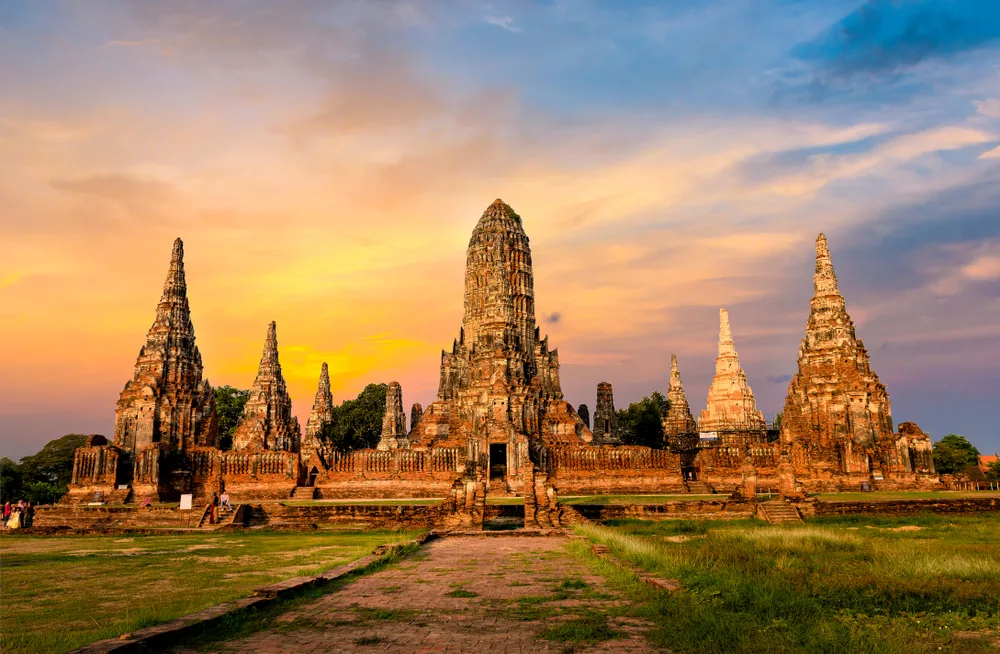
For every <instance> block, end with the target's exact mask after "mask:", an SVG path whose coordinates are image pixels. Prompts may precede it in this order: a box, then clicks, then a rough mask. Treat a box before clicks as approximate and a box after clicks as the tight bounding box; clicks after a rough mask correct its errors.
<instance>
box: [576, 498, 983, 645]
mask: <svg viewBox="0 0 1000 654" xmlns="http://www.w3.org/2000/svg"><path fill="white" fill-rule="evenodd" d="M577 532H578V533H579V534H581V535H583V536H586V537H587V538H588V539H589V540H590V541H593V542H600V543H604V544H607V545H608V546H610V548H611V551H612V553H613V554H614V555H615V556H617V557H619V558H620V559H621V560H624V561H626V562H628V563H629V564H631V565H634V566H636V567H637V568H640V569H644V570H647V571H649V572H653V573H656V574H657V575H659V576H662V577H665V578H674V579H679V580H680V581H681V582H682V583H683V585H684V588H685V590H684V591H682V592H679V593H673V594H665V593H656V592H654V591H652V590H651V589H650V588H649V587H647V586H645V585H643V584H639V583H638V582H637V581H636V577H635V575H634V574H633V573H631V572H628V571H626V570H623V569H622V568H619V567H616V566H614V565H612V564H610V563H608V562H606V561H602V560H598V559H597V558H596V557H594V556H593V555H592V554H591V553H590V550H589V546H588V545H587V544H586V543H585V542H584V543H574V544H573V545H572V548H573V549H574V551H575V552H576V553H577V554H578V555H579V556H581V557H583V558H584V559H585V560H588V561H589V562H590V564H591V565H592V566H594V567H595V568H597V569H598V570H599V571H600V572H602V573H604V574H606V575H607V576H609V577H610V578H611V579H612V581H613V582H615V583H616V584H617V585H620V586H621V587H622V588H624V589H625V590H626V592H628V593H629V595H630V596H631V598H632V599H633V601H635V602H637V603H638V606H639V608H638V609H632V610H631V611H632V613H631V615H634V616H635V617H641V618H646V619H648V620H650V621H652V622H653V623H654V624H655V627H654V629H653V630H652V632H651V633H650V638H651V640H652V642H653V644H655V645H658V646H662V647H669V648H670V649H671V650H672V651H688V652H899V653H904V652H905V653H907V654H912V653H914V652H932V651H933V652H937V651H951V652H963V653H965V652H996V651H997V648H998V647H1000V515H998V514H981V515H976V516H934V515H922V516H914V517H904V518H874V517H864V516H847V517H837V518H820V519H814V520H810V521H809V522H808V523H807V524H806V525H799V526H784V527H773V526H769V525H766V524H765V523H761V522H756V521H732V522H711V521H663V522H648V521H639V520H620V521H613V522H611V523H609V524H608V525H607V526H583V527H578V528H577Z"/></svg>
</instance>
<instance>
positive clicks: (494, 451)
mask: <svg viewBox="0 0 1000 654" xmlns="http://www.w3.org/2000/svg"><path fill="white" fill-rule="evenodd" d="M506 477H507V444H506V443H491V444H490V479H491V480H493V479H506Z"/></svg>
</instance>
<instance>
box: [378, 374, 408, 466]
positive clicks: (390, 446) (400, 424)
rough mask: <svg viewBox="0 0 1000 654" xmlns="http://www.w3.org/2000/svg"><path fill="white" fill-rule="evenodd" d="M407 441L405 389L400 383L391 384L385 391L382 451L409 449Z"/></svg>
mask: <svg viewBox="0 0 1000 654" xmlns="http://www.w3.org/2000/svg"><path fill="white" fill-rule="evenodd" d="M409 447H410V442H409V441H408V440H407V439H406V414H405V413H404V412H403V387H402V386H400V385H399V382H389V385H388V386H387V387H386V389H385V414H384V415H383V416H382V436H381V438H380V439H379V441H378V448H377V449H380V450H395V449H409Z"/></svg>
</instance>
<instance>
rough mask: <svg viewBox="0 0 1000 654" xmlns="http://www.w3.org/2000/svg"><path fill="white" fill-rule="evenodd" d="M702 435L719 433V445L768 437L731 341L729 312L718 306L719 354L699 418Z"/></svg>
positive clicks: (756, 440) (761, 414)
mask: <svg viewBox="0 0 1000 654" xmlns="http://www.w3.org/2000/svg"><path fill="white" fill-rule="evenodd" d="M698 429H699V430H700V431H701V433H702V434H704V433H706V432H714V433H716V434H718V439H719V443H720V444H746V443H759V442H764V441H766V440H767V423H766V422H765V421H764V414H763V413H761V412H760V411H759V410H758V409H757V402H756V400H754V397H753V391H752V390H751V389H750V384H749V383H747V375H746V373H745V372H743V368H742V367H740V357H739V355H738V354H737V353H736V345H735V344H734V343H733V332H732V329H731V328H730V326H729V312H728V311H726V310H725V309H719V356H718V357H717V358H716V359H715V377H714V378H713V379H712V386H711V388H709V389H708V398H707V399H706V401H705V410H704V411H702V412H701V416H700V417H699V418H698Z"/></svg>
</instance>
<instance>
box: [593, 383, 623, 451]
mask: <svg viewBox="0 0 1000 654" xmlns="http://www.w3.org/2000/svg"><path fill="white" fill-rule="evenodd" d="M617 423H618V421H617V418H616V417H615V396H614V391H613V390H612V388H611V384H609V383H608V382H601V383H600V384H598V385H597V404H596V405H594V440H593V441H592V443H593V444H594V445H621V438H619V437H618V424H617Z"/></svg>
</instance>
